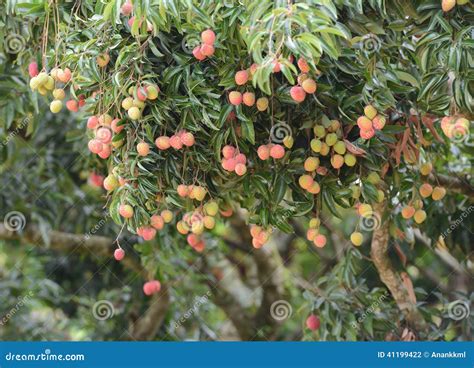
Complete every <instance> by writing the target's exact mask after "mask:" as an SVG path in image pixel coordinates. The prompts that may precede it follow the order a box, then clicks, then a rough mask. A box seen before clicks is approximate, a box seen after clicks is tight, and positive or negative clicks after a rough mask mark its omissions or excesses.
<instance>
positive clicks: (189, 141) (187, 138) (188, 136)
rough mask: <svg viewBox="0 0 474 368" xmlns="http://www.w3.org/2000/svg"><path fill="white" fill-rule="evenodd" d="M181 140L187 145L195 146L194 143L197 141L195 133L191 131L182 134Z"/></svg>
mask: <svg viewBox="0 0 474 368" xmlns="http://www.w3.org/2000/svg"><path fill="white" fill-rule="evenodd" d="M181 142H183V144H184V145H185V146H186V147H191V146H193V145H194V143H195V140H194V135H193V134H192V133H189V132H186V133H184V134H183V135H182V136H181Z"/></svg>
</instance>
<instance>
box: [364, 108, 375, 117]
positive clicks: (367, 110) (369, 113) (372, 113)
mask: <svg viewBox="0 0 474 368" xmlns="http://www.w3.org/2000/svg"><path fill="white" fill-rule="evenodd" d="M364 114H365V116H367V117H368V118H369V119H370V120H372V119H373V118H375V117H376V116H377V110H376V109H375V107H373V106H372V105H367V106H366V107H364Z"/></svg>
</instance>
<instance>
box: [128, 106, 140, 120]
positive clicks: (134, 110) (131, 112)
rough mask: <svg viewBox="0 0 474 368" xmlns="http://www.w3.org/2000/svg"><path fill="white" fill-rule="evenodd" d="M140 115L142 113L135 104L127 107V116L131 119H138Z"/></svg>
mask: <svg viewBox="0 0 474 368" xmlns="http://www.w3.org/2000/svg"><path fill="white" fill-rule="evenodd" d="M141 115H142V113H141V112H140V109H139V108H138V107H136V106H133V107H131V108H130V109H128V116H129V117H130V119H132V120H138V119H140V117H141Z"/></svg>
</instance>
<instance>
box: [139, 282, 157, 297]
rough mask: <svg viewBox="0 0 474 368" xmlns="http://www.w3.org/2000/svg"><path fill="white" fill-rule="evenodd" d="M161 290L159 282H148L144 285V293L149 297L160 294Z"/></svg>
mask: <svg viewBox="0 0 474 368" xmlns="http://www.w3.org/2000/svg"><path fill="white" fill-rule="evenodd" d="M160 290H161V283H160V282H159V281H157V280H152V281H147V282H145V284H144V285H143V293H145V295H147V296H151V295H153V294H156V293H158V292H159V291H160Z"/></svg>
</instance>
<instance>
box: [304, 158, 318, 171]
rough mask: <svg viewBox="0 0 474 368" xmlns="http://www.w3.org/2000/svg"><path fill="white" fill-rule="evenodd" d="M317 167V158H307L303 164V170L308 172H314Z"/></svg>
mask: <svg viewBox="0 0 474 368" xmlns="http://www.w3.org/2000/svg"><path fill="white" fill-rule="evenodd" d="M318 166H319V158H317V157H308V158H307V159H306V160H305V162H304V169H305V170H306V171H309V172H313V171H315V170H316V169H317V168H318Z"/></svg>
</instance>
